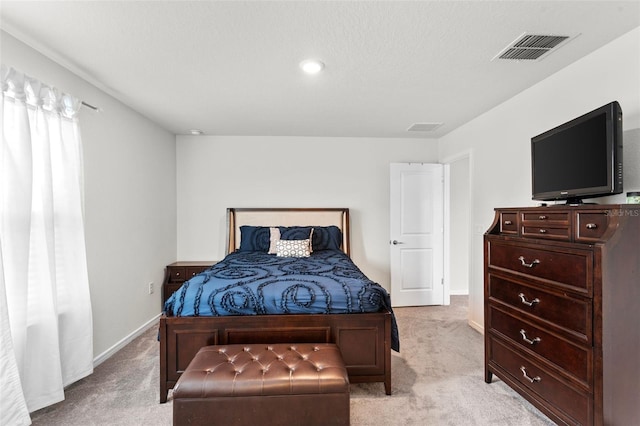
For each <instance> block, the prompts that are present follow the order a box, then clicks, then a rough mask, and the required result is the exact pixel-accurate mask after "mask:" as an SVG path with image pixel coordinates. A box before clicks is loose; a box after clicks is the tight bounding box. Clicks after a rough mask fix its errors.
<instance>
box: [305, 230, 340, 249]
mask: <svg viewBox="0 0 640 426" xmlns="http://www.w3.org/2000/svg"><path fill="white" fill-rule="evenodd" d="M311 246H312V247H313V250H314V251H316V250H340V246H342V231H340V228H338V227H337V226H333V225H332V226H315V227H314V229H313V241H312V243H311Z"/></svg>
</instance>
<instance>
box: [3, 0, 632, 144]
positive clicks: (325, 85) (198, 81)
mask: <svg viewBox="0 0 640 426" xmlns="http://www.w3.org/2000/svg"><path fill="white" fill-rule="evenodd" d="M0 18H1V20H0V26H1V27H2V29H3V30H5V31H7V32H8V33H10V34H12V35H13V36H15V37H16V38H18V39H20V40H22V41H23V42H25V43H26V44H29V45H31V46H32V47H34V48H36V49H37V50H39V51H41V52H43V53H44V54H46V55H47V56H49V57H51V58H52V59H54V60H56V61H58V62H59V63H61V64H62V65H64V66H66V67H67V68H69V69H71V70H72V71H74V72H75V73H77V74H79V75H80V76H81V77H83V78H85V79H87V80H88V81H90V82H91V83H93V84H95V85H97V86H98V87H100V88H101V89H103V90H105V91H106V92H107V93H109V94H111V95H113V96H114V97H116V98H118V99H119V100H121V101H122V102H124V103H125V104H127V105H129V106H130V107H132V108H133V109H135V110H137V111H139V112H140V113H142V114H143V115H145V116H147V117H149V118H150V119H151V120H153V121H155V122H157V123H158V124H159V125H161V126H162V127H164V128H166V129H167V130H169V131H171V132H173V133H176V134H185V133H187V130H188V129H192V128H198V129H202V130H203V131H204V132H205V133H206V134H210V135H273V136H286V135H295V136H359V137H400V138H404V137H420V138H425V137H438V136H441V135H443V134H445V133H447V132H449V131H451V130H453V129H455V128H456V127H458V126H460V125H462V124H464V123H465V122H467V121H469V120H471V119H473V118H474V117H476V116H478V115H479V114H481V113H483V112H484V111H487V110H488V109H490V108H492V107H494V106H496V105H498V104H500V103H501V102H503V101H505V100H507V99H509V98H510V97H512V96H514V95H516V94H518V93H519V92H521V91H523V90H525V89H526V88H527V87H530V86H531V85H533V84H535V83H536V82H538V81H540V80H542V79H544V78H546V77H547V76H549V75H551V74H553V73H555V72H557V71H558V70H560V69H562V68H564V67H566V66H567V65H569V64H571V63H572V62H574V61H576V60H578V59H580V58H581V57H583V56H585V55H587V54H589V53H590V52H592V51H594V50H596V49H598V48H600V47H601V46H603V45H605V44H607V43H609V42H610V41H612V40H614V39H615V38H617V37H619V36H621V35H623V34H625V33H626V32H628V31H630V30H632V29H633V28H635V27H638V26H640V2H639V1H637V0H635V1H626V2H616V1H549V2H544V1H412V2H400V1H377V2H365V1H281V2H268V1H253V2H245V1H226V2H222V1H98V2H96V1H91V2H89V1H45V2H36V1H7V0H3V1H2V3H1V5H0ZM524 32H527V33H532V34H553V35H569V36H571V37H575V38H574V39H572V40H570V41H569V42H568V43H566V44H565V45H563V46H561V47H560V48H559V49H558V50H557V51H555V52H552V53H551V54H549V55H547V56H546V57H545V58H544V59H543V60H540V61H521V62H516V61H504V60H494V61H492V58H493V57H494V56H495V55H496V54H498V53H499V52H500V51H501V50H502V49H503V48H504V47H505V46H506V45H507V44H509V43H510V42H512V41H514V40H515V39H516V38H518V37H519V36H520V35H521V34H523V33H524ZM629 54H636V55H639V56H640V52H630V53H629ZM309 57H315V58H319V59H321V60H322V61H324V63H325V64H326V67H325V69H324V71H323V72H322V73H321V74H319V75H316V76H308V75H304V74H302V72H301V71H300V69H299V68H298V63H299V62H300V61H302V60H303V59H306V58H309ZM7 65H11V64H7ZM87 101H88V102H90V101H91V100H87ZM438 122H442V123H444V124H443V125H442V126H440V127H438V128H437V129H436V130H435V131H427V132H420V131H419V132H408V131H407V128H409V127H410V126H411V125H412V124H414V123H438Z"/></svg>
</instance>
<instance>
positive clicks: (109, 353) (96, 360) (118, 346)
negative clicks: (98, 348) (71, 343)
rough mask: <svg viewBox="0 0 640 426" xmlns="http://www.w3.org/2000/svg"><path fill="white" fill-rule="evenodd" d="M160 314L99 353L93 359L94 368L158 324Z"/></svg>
mask: <svg viewBox="0 0 640 426" xmlns="http://www.w3.org/2000/svg"><path fill="white" fill-rule="evenodd" d="M160 315H161V314H158V315H156V316H155V317H153V318H151V319H150V320H149V321H147V322H146V323H144V324H143V325H141V326H140V327H138V329H136V330H134V331H133V332H132V333H131V334H129V335H128V336H126V337H125V338H124V339H122V340H120V341H119V342H118V343H116V344H115V345H113V346H111V347H110V348H109V349H107V350H106V351H104V352H103V353H101V354H100V355H98V356H97V357H95V358H94V359H93V368H96V367H97V366H99V365H100V364H102V363H103V362H105V361H106V360H108V359H109V358H111V357H112V356H113V355H114V354H115V353H116V352H118V351H119V350H120V349H122V348H124V347H125V346H126V345H127V344H129V343H131V342H132V341H133V340H134V339H135V338H136V337H138V336H140V335H141V334H142V333H144V332H145V331H147V330H148V329H150V328H151V327H153V326H155V325H157V324H158V320H159V319H160Z"/></svg>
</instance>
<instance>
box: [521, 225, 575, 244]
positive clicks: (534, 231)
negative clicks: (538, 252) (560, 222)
mask: <svg viewBox="0 0 640 426" xmlns="http://www.w3.org/2000/svg"><path fill="white" fill-rule="evenodd" d="M522 236H523V237H532V238H546V239H549V240H559V241H569V240H570V239H571V230H570V229H569V227H568V226H564V227H557V226H542V225H523V226H522Z"/></svg>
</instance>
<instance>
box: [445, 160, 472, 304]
mask: <svg viewBox="0 0 640 426" xmlns="http://www.w3.org/2000/svg"><path fill="white" fill-rule="evenodd" d="M464 159H467V160H468V179H469V182H468V203H467V205H468V208H469V223H468V228H467V231H468V235H467V252H468V265H467V270H468V274H469V284H468V285H469V287H468V288H469V293H470V292H471V287H472V286H471V284H472V283H471V281H472V280H473V276H472V274H473V267H472V262H473V252H474V250H473V223H474V221H473V213H474V212H473V185H472V182H471V179H472V177H473V151H472V150H465V151H462V152H460V153H457V154H455V155H452V156H449V157H445V158H443V159H442V161H441V163H442V164H443V165H444V290H445V301H446V304H447V305H449V304H450V303H451V293H450V290H451V163H455V162H457V161H460V160H464ZM469 296H471V295H470V294H469Z"/></svg>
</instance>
